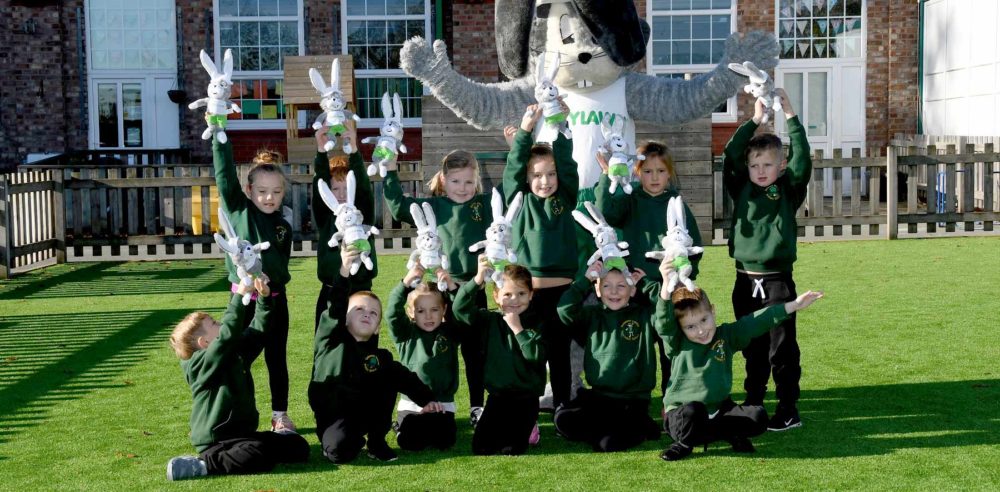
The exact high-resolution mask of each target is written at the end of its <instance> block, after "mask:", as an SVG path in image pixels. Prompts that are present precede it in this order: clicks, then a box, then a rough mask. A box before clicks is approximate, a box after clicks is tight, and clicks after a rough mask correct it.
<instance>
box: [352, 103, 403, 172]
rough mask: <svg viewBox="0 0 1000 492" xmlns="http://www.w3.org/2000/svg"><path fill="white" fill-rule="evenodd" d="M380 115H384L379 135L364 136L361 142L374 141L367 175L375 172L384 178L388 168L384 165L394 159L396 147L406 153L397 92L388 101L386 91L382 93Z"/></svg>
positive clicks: (401, 113)
mask: <svg viewBox="0 0 1000 492" xmlns="http://www.w3.org/2000/svg"><path fill="white" fill-rule="evenodd" d="M382 116H383V117H385V122H384V123H382V128H380V129H379V136H378V137H377V138H376V137H366V138H364V139H363V140H361V142H362V143H365V144H369V143H372V142H374V143H375V152H373V153H372V163H371V164H370V165H369V166H368V175H369V176H374V175H375V173H376V172H377V173H378V175H379V176H382V177H383V178H384V177H385V173H386V172H387V171H388V170H389V169H388V168H387V167H386V165H387V164H388V163H389V162H392V161H393V160H394V159H396V147H397V146H398V147H399V152H400V153H402V154H405V153H406V145H403V102H402V101H401V100H400V99H399V94H393V95H392V102H390V101H389V93H388V92H386V93H385V94H382Z"/></svg>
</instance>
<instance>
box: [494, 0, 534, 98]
mask: <svg viewBox="0 0 1000 492" xmlns="http://www.w3.org/2000/svg"><path fill="white" fill-rule="evenodd" d="M534 9H535V1H534V0H496V7H495V8H494V26H495V28H494V29H495V33H496V40H497V57H498V61H499V64H500V71H501V72H503V74H504V75H506V76H507V78H508V79H511V80H514V79H518V78H521V77H522V76H524V74H525V73H527V71H528V57H529V55H528V37H529V34H530V33H531V19H532V17H534Z"/></svg>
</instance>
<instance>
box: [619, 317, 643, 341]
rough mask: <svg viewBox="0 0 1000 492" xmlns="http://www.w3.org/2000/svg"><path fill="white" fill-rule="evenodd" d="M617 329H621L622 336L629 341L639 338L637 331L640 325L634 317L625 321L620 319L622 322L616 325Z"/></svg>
mask: <svg viewBox="0 0 1000 492" xmlns="http://www.w3.org/2000/svg"><path fill="white" fill-rule="evenodd" d="M618 330H619V331H621V334H622V338H624V339H625V340H628V341H630V342H634V341H636V340H638V339H639V332H640V331H641V327H640V326H639V322H638V321H636V320H634V319H627V320H625V321H622V324H621V325H620V326H619V327H618Z"/></svg>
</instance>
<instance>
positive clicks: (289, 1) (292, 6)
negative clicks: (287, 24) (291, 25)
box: [278, 0, 299, 16]
mask: <svg viewBox="0 0 1000 492" xmlns="http://www.w3.org/2000/svg"><path fill="white" fill-rule="evenodd" d="M278 15H283V16H290V15H293V16H294V15H299V1H298V0H278Z"/></svg>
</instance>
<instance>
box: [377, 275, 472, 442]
mask: <svg viewBox="0 0 1000 492" xmlns="http://www.w3.org/2000/svg"><path fill="white" fill-rule="evenodd" d="M423 276H424V268H423V267H422V266H420V263H419V262H418V263H417V264H416V265H414V267H413V268H412V269H410V271H409V272H407V274H406V276H405V277H404V278H403V280H402V282H400V283H398V284H396V287H394V288H393V289H392V293H391V294H389V309H388V312H387V313H386V316H385V320H386V324H387V325H388V326H389V335H390V336H392V341H393V342H394V343H395V344H396V350H397V351H398V352H399V361H400V362H401V363H402V364H403V365H404V366H406V368H407V369H409V370H411V371H413V372H414V373H416V375H417V376H419V377H420V380H421V381H423V382H424V384H426V385H427V386H428V387H430V389H431V391H432V392H434V400H436V401H438V402H440V403H441V407H442V409H443V411H441V412H434V413H424V412H421V408H420V406H419V405H417V404H416V403H413V401H411V400H410V399H408V398H400V399H399V404H398V405H397V406H396V421H397V422H398V427H397V430H398V433H397V434H396V442H397V443H399V447H400V448H402V449H406V450H408V451H420V450H422V449H424V448H427V447H433V448H436V449H448V448H450V447H452V446H453V445H454V444H455V433H456V429H455V392H456V391H457V390H458V350H457V349H458V346H459V343H460V337H461V335H462V333H461V331H459V330H460V329H459V328H458V327H457V326H456V325H455V323H454V322H449V321H447V320H446V318H445V315H446V314H447V312H448V303H447V302H446V299H445V294H444V293H443V292H441V291H439V290H438V289H437V287H436V286H435V284H434V283H433V282H421V283H420V285H418V286H417V287H416V288H411V287H410V285H412V282H413V281H414V280H415V279H420V278H423ZM444 278H445V280H446V281H447V282H448V284H449V286H450V287H451V288H453V289H457V288H458V286H457V285H456V284H455V283H454V282H453V281H451V278H450V277H447V274H444ZM464 329H465V330H468V329H469V328H464Z"/></svg>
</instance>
